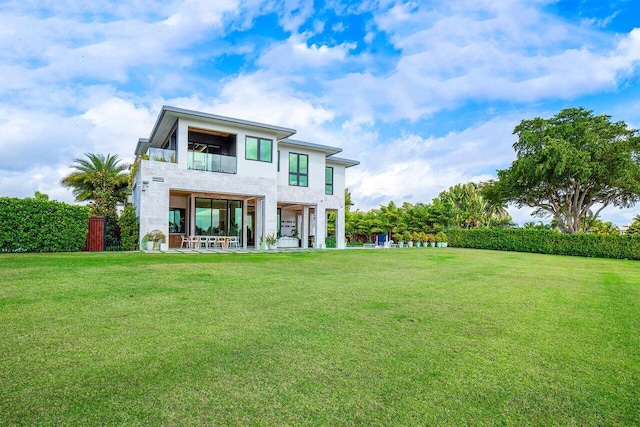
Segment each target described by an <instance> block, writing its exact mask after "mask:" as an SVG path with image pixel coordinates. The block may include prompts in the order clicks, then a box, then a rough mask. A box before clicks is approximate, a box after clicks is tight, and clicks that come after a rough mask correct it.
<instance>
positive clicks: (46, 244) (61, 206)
mask: <svg viewBox="0 0 640 427" xmlns="http://www.w3.org/2000/svg"><path fill="white" fill-rule="evenodd" d="M88 224H89V208H88V207H86V206H73V205H68V204H66V203H62V202H57V201H49V200H46V199H43V198H36V199H30V198H27V199H17V198H12V197H0V252H71V251H79V250H81V249H82V248H83V247H84V244H85V239H86V237H87V228H88Z"/></svg>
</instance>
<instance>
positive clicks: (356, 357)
mask: <svg viewBox="0 0 640 427" xmlns="http://www.w3.org/2000/svg"><path fill="white" fill-rule="evenodd" d="M0 283H1V285H0V425H29V426H31V425H52V426H53V425H55V426H60V425H265V426H267V425H456V426H457V425H514V426H516V425H517V426H521V425H544V426H550V425H563V426H566V425H578V426H583V425H584V426H594V425H624V426H628V425H640V264H639V263H638V262H634V261H624V260H603V259H588V258H574V257H560V256H546V255H536V254H520V253H505V252H492V251H480V250H463V249H453V248H447V249H432V248H427V249H424V248H420V249H393V250H347V251H317V252H301V253H266V254H264V253H263V254H259V253H256V254H141V253H101V254H87V253H81V254H37V255H31V254H19V255H6V254H5V255H0Z"/></svg>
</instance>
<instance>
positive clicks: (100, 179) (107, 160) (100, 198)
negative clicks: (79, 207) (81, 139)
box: [61, 153, 128, 215]
mask: <svg viewBox="0 0 640 427" xmlns="http://www.w3.org/2000/svg"><path fill="white" fill-rule="evenodd" d="M85 156H87V159H74V160H73V162H74V163H73V164H72V165H71V167H72V168H73V169H75V170H74V171H73V172H71V173H70V174H69V175H67V176H65V177H64V178H62V181H61V184H62V185H63V186H64V187H67V188H72V189H73V195H74V196H75V198H76V200H77V201H79V202H83V201H88V200H89V201H92V202H93V204H92V206H91V207H92V211H94V213H95V214H98V215H104V213H105V211H106V210H109V209H111V208H112V207H115V205H116V203H117V202H124V201H125V200H126V198H127V194H128V175H127V174H126V173H125V171H126V170H127V169H128V165H126V164H123V163H121V162H120V160H119V159H118V155H117V154H116V155H113V156H112V155H110V154H107V155H106V156H105V155H103V154H93V153H86V154H85Z"/></svg>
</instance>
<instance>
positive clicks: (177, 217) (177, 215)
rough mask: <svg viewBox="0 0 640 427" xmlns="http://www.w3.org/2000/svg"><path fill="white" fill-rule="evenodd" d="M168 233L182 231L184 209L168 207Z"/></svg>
mask: <svg viewBox="0 0 640 427" xmlns="http://www.w3.org/2000/svg"><path fill="white" fill-rule="evenodd" d="M169 233H184V209H179V208H169Z"/></svg>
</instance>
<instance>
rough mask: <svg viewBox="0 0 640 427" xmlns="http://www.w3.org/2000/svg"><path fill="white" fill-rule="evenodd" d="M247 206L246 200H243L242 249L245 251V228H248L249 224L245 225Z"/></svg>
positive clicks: (247, 201)
mask: <svg viewBox="0 0 640 427" xmlns="http://www.w3.org/2000/svg"><path fill="white" fill-rule="evenodd" d="M248 204H249V200H248V199H245V200H244V201H243V202H242V247H243V248H244V249H247V228H248V227H249V224H247V211H248V207H247V205H248Z"/></svg>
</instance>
